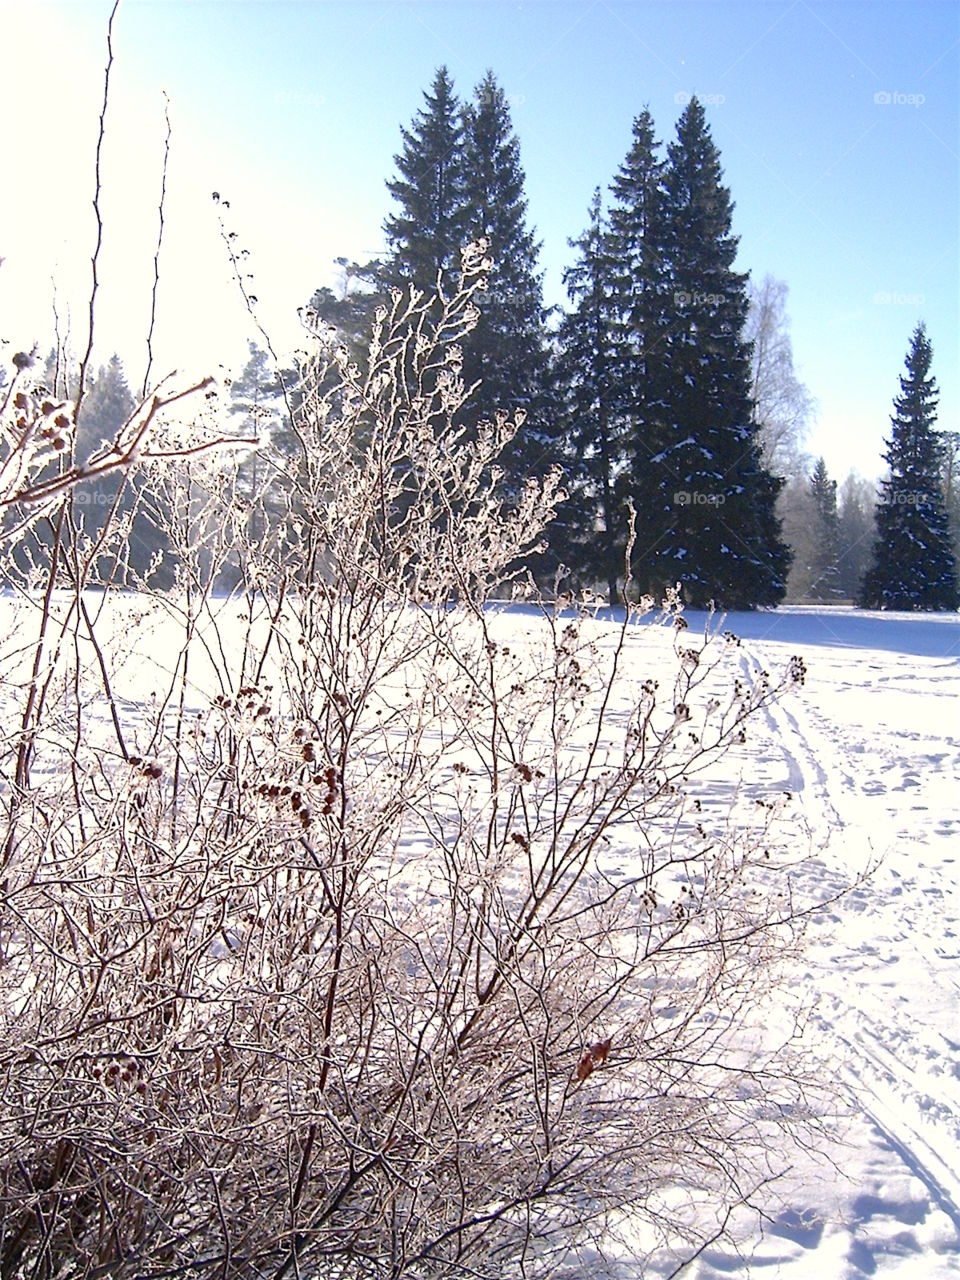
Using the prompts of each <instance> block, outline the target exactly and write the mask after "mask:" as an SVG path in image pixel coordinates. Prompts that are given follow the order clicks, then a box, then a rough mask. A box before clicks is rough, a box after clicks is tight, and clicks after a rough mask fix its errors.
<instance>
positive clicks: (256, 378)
mask: <svg viewBox="0 0 960 1280" xmlns="http://www.w3.org/2000/svg"><path fill="white" fill-rule="evenodd" d="M247 346H248V351H249V358H248V360H247V363H246V364H245V365H244V368H243V370H242V372H241V374H240V376H239V377H237V378H234V380H233V383H232V385H231V387H230V399H231V401H232V403H231V405H230V412H231V413H232V414H235V415H236V416H237V417H238V418H239V419H240V424H239V425H240V431H241V433H242V434H243V435H249V436H250V437H256V438H257V439H258V440H259V442H260V443H259V444H258V445H257V447H256V448H254V449H251V451H250V454H249V456H248V457H247V458H245V459H244V461H243V463H242V465H241V467H240V471H239V477H238V479H239V484H240V491H241V493H242V495H243V496H244V498H245V499H246V500H248V501H249V502H250V504H251V518H250V535H251V537H252V538H253V540H254V541H257V540H259V539H260V538H261V537H262V536H263V534H264V532H265V525H264V522H265V519H266V517H267V513H271V512H272V513H276V512H278V511H279V510H280V509H282V499H281V495H280V493H279V491H278V481H279V480H280V478H281V475H282V472H281V468H280V465H279V464H280V463H281V462H282V459H283V458H284V457H285V456H290V455H291V454H292V452H293V441H292V440H291V439H290V435H291V432H290V427H289V424H287V423H286V418H285V416H284V414H283V413H282V409H283V407H284V406H283V400H282V398H281V397H282V387H281V384H280V379H279V378H278V376H277V371H276V369H275V368H274V367H273V366H272V364H271V362H270V357H269V355H268V354H267V352H266V351H263V350H262V349H261V348H260V347H258V346H257V344H256V343H255V342H248V344H247Z"/></svg>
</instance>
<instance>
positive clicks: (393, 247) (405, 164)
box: [381, 67, 466, 295]
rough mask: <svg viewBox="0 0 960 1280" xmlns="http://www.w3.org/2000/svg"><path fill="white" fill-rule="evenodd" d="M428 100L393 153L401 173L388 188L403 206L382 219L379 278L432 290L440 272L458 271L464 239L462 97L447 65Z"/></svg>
mask: <svg viewBox="0 0 960 1280" xmlns="http://www.w3.org/2000/svg"><path fill="white" fill-rule="evenodd" d="M424 99H425V106H424V107H423V108H422V109H421V110H420V111H419V112H418V113H417V115H416V117H415V118H414V120H413V123H412V125H411V127H410V128H409V129H405V128H403V127H402V126H401V129H400V134H401V137H402V139H403V150H402V151H401V152H400V154H399V155H397V156H394V163H395V164H396V166H397V170H398V173H399V176H398V177H396V178H392V179H390V180H389V181H388V182H387V190H388V191H389V192H390V194H391V195H392V196H393V198H394V199H395V200H396V202H397V204H398V205H399V206H400V207H399V209H398V211H397V212H396V213H393V214H391V215H390V216H389V217H388V218H387V219H386V220H385V222H384V224H383V229H384V233H385V235H386V237H387V243H388V246H389V253H388V257H387V260H386V262H385V263H384V264H383V268H382V272H381V283H382V284H387V285H399V286H400V287H401V288H403V287H405V286H406V285H408V284H410V283H412V284H414V285H415V286H416V287H417V288H418V289H421V290H423V291H424V292H425V293H426V294H428V295H429V294H430V293H432V292H433V290H434V289H435V288H436V285H437V275H438V274H439V273H441V272H443V273H447V272H454V273H455V272H458V271H459V268H460V249H461V247H462V245H463V243H464V241H465V239H466V234H465V230H466V228H465V219H464V204H463V199H464V197H463V125H462V121H461V111H460V102H459V100H458V98H457V96H456V94H455V93H454V89H453V81H452V80H451V78H450V75H449V73H448V72H447V68H446V67H440V68H439V70H438V71H437V73H436V75H435V76H434V80H433V85H432V88H431V90H430V92H428V93H425V94H424Z"/></svg>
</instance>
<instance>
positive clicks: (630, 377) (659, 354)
mask: <svg viewBox="0 0 960 1280" xmlns="http://www.w3.org/2000/svg"><path fill="white" fill-rule="evenodd" d="M659 148H660V144H659V142H658V141H657V139H656V137H655V134H654V125H653V118H652V117H651V115H650V112H649V110H647V108H644V110H643V111H642V112H641V113H640V115H639V116H637V118H636V119H635V120H634V122H633V132H632V143H631V146H630V150H629V151H628V152H627V155H626V158H625V159H624V161H623V164H622V165H621V166H620V169H619V171H618V173H617V175H616V177H615V178H614V180H613V182H612V183H611V187H610V190H611V193H612V195H613V203H612V205H611V209H610V228H609V233H608V244H607V255H608V257H609V260H610V262H611V264H612V269H613V275H612V286H611V287H612V310H613V352H612V364H611V379H612V382H613V384H614V386H615V388H616V393H615V397H614V400H615V411H616V416H617V419H618V424H619V425H618V432H617V434H618V436H619V437H620V439H621V441H622V462H621V464H620V465H618V467H617V472H618V476H617V492H618V497H619V498H620V500H621V503H622V504H625V503H626V502H627V501H628V500H630V501H632V502H633V506H634V510H635V512H636V539H635V543H634V550H633V563H632V566H631V568H632V572H633V575H634V578H635V579H636V582H637V584H638V586H639V589H640V590H641V591H647V590H650V589H651V588H653V587H654V586H655V583H656V577H657V573H656V564H657V548H658V544H659V542H660V539H661V538H662V535H663V530H664V527H665V525H666V523H667V521H668V519H669V516H670V507H669V505H668V503H667V501H666V497H665V495H667V493H668V492H669V490H670V487H671V486H670V483H669V481H670V477H669V475H668V474H667V473H665V471H664V466H663V463H662V462H661V461H659V459H660V458H661V457H662V453H663V447H664V423H663V415H662V413H661V407H662V402H663V396H664V381H665V377H666V374H667V358H666V357H667V353H668V342H669V328H670V321H671V315H670V312H669V310H668V308H667V305H666V303H667V295H668V291H667V289H666V281H665V275H664V271H665V264H664V252H665V243H664V233H665V223H664V189H663V173H664V163H663V161H662V160H661V159H660V158H659V155H658V152H659ZM655 459H657V461H655Z"/></svg>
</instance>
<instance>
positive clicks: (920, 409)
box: [860, 323, 960, 609]
mask: <svg viewBox="0 0 960 1280" xmlns="http://www.w3.org/2000/svg"><path fill="white" fill-rule="evenodd" d="M932 360H933V348H932V346H931V344H930V340H929V339H928V338H927V334H926V329H925V327H924V325H923V324H922V323H921V324H919V325H917V327H916V329H915V330H914V332H913V336H912V338H911V342H910V350H909V352H908V353H907V359H906V369H907V371H906V374H904V375H901V377H900V394H899V396H897V397H896V398H895V399H894V402H893V408H894V412H893V415H892V416H891V419H890V421H891V424H892V427H893V430H892V432H891V434H890V439H889V440H887V441H886V446H887V449H886V453H885V454H884V460H885V461H886V463H887V466H888V467H889V468H890V471H889V475H888V476H887V478H886V479H885V480H884V481H883V483H882V484H881V487H880V501H879V505H878V508H877V540H876V543H875V544H874V550H873V563H872V565H871V567H870V569H869V570H868V572H867V574H866V576H865V577H864V580H863V587H862V590H861V596H860V603H861V604H862V605H863V606H864V607H865V608H868V609H956V608H958V607H960V593H958V588H957V563H956V560H955V558H954V554H953V548H952V546H951V544H950V531H949V528H948V524H947V510H946V506H945V504H944V501H943V493H942V490H941V487H940V468H941V464H942V446H941V444H940V441H939V440H938V439H937V435H936V432H935V430H934V423H935V421H936V413H937V402H938V398H939V397H938V389H937V384H936V380H935V379H934V377H933V375H932V374H931V372H930V365H931V362H932Z"/></svg>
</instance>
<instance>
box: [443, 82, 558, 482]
mask: <svg viewBox="0 0 960 1280" xmlns="http://www.w3.org/2000/svg"><path fill="white" fill-rule="evenodd" d="M462 124H463V152H462V163H461V168H460V173H461V181H462V191H461V197H462V201H463V209H462V216H461V218H460V219H459V220H458V221H459V225H461V226H462V228H463V235H464V238H465V239H466V240H470V241H474V240H480V239H483V240H485V241H486V243H487V256H488V257H489V258H490V261H491V263H492V267H491V270H490V272H489V274H488V276H487V279H486V288H485V289H484V290H483V292H482V293H480V294H479V295H478V296H477V305H478V307H479V309H480V317H479V320H478V322H477V326H476V328H475V329H474V330H473V332H472V333H471V334H469V335H468V336H467V338H466V340H465V341H464V344H463V379H464V382H465V384H466V385H467V386H472V385H473V384H474V383H476V382H479V383H480V385H479V387H478V389H477V391H476V392H475V393H474V395H473V396H472V397H471V401H470V404H469V405H468V406H467V410H468V413H469V416H470V418H471V419H472V420H473V421H474V422H477V421H480V420H482V419H492V418H493V416H494V415H495V413H496V412H497V410H505V411H507V412H509V413H511V414H512V413H513V412H514V410H516V409H522V410H523V411H524V412H525V413H526V415H527V418H526V423H525V425H524V427H522V428H521V430H520V432H519V433H518V435H517V437H516V438H515V440H514V442H513V445H512V447H511V448H510V449H508V450H507V451H506V453H505V454H504V456H503V458H502V460H501V462H502V465H503V466H504V467H505V468H506V469H507V472H508V475H507V477H506V478H507V481H508V484H509V483H511V482H512V484H513V485H514V486H515V485H516V484H517V483H518V482H519V481H521V480H522V479H523V478H524V477H525V476H526V475H531V474H538V473H540V472H542V470H543V469H544V468H545V467H546V466H547V465H549V463H550V462H552V461H553V460H555V457H556V447H555V445H554V443H553V435H554V433H553V431H552V429H551V419H552V417H553V411H552V409H551V404H550V397H549V364H548V349H547V334H546V310H545V308H544V305H543V277H542V274H541V273H540V272H539V271H538V268H537V255H538V252H539V245H538V244H537V241H536V239H535V236H534V233H533V231H532V230H531V229H530V228H528V226H527V201H526V197H525V195H524V181H525V179H524V172H523V168H522V167H521V164H520V144H519V141H518V139H517V136H516V133H515V132H514V129H513V125H512V123H511V119H510V108H509V105H508V103H507V99H506V96H505V94H504V92H503V90H502V89H501V88H500V86H499V85H498V83H497V80H496V77H495V76H494V74H493V72H492V71H488V72H487V73H486V75H485V76H484V78H483V80H481V81H480V83H479V84H478V85H477V87H476V89H475V90H474V97H473V101H472V102H471V103H469V104H468V105H467V106H466V107H465V108H464V111H463V117H462Z"/></svg>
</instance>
